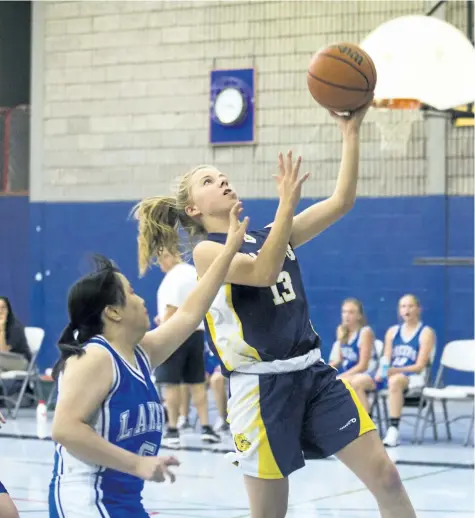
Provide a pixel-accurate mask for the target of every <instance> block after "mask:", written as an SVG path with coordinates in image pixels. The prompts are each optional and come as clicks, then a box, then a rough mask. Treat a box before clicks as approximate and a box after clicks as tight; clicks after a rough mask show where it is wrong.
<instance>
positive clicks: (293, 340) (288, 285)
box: [139, 104, 416, 518]
mask: <svg viewBox="0 0 475 518" xmlns="http://www.w3.org/2000/svg"><path fill="white" fill-rule="evenodd" d="M368 108H369V104H368V105H366V106H364V107H362V108H360V109H359V110H357V111H356V112H354V113H353V114H352V115H351V116H349V117H339V116H337V114H334V113H333V114H332V116H333V117H334V118H335V119H336V120H338V123H339V126H340V130H341V132H342V136H343V149H342V159H341V165H340V170H339V173H338V178H337V181H336V187H335V191H334V193H333V194H332V195H331V196H330V197H329V198H328V199H326V200H324V201H321V202H318V203H316V204H314V205H312V206H310V207H308V208H307V209H305V210H304V211H303V212H301V213H300V214H298V215H297V216H294V213H295V209H296V207H297V204H298V202H299V199H300V193H301V185H302V183H303V182H304V181H305V179H306V178H307V175H304V176H303V177H301V178H299V177H298V171H299V167H300V160H301V159H300V157H299V158H298V159H297V161H296V163H294V162H293V160H292V153H291V152H289V153H288V155H287V158H286V159H284V158H283V157H282V155H281V154H279V169H278V171H279V174H278V175H277V177H276V180H277V185H278V192H279V205H278V208H277V211H276V215H275V219H274V221H273V222H272V223H271V224H270V225H268V226H267V227H266V228H264V229H261V230H256V231H249V232H248V233H247V234H246V238H245V240H244V243H243V245H242V247H241V250H240V253H238V254H237V255H236V257H235V258H234V259H233V261H232V263H231V266H230V269H229V272H228V274H227V275H226V279H225V284H224V286H223V287H222V288H221V290H220V291H219V294H218V296H217V297H216V299H215V300H214V302H213V304H212V305H211V307H210V310H209V312H208V314H207V315H206V321H207V327H208V331H209V335H210V337H211V342H210V346H211V347H212V348H213V352H215V353H216V354H217V355H218V356H219V358H220V361H221V368H222V370H223V373H226V374H227V375H228V376H229V377H230V398H229V400H228V414H229V415H228V419H229V422H230V426H231V432H232V434H233V438H234V443H235V450H236V452H235V453H232V454H231V455H232V457H233V462H234V463H235V464H236V465H238V466H239V468H240V470H241V471H242V473H243V475H244V480H245V485H246V489H247V493H248V496H249V500H250V507H251V515H252V518H283V517H284V516H285V515H286V514H287V506H288V493H289V481H288V476H289V475H290V474H291V473H293V472H294V471H296V470H297V469H300V468H302V467H303V466H304V459H303V454H302V450H311V451H313V452H315V453H316V454H317V455H318V456H320V457H328V456H331V455H336V456H337V457H338V458H339V459H340V460H341V461H342V462H343V463H344V464H346V465H347V466H348V467H349V468H350V469H351V470H352V471H353V472H354V473H355V474H356V476H358V477H359V479H360V480H361V481H362V482H363V483H364V484H365V485H366V487H367V488H368V489H369V490H370V491H371V492H372V494H373V495H374V496H375V498H376V501H377V503H378V507H379V510H380V514H381V517H382V518H415V516H416V515H415V512H414V509H413V507H412V505H411V503H410V501H409V498H408V496H407V493H406V491H405V489H404V486H403V484H402V482H401V479H400V476H399V473H398V471H397V469H396V467H395V465H394V464H393V462H392V461H391V460H390V459H389V457H388V455H387V453H386V450H385V448H384V446H383V444H382V442H381V440H380V438H379V436H378V433H377V432H376V429H375V428H376V427H375V425H374V423H373V422H372V421H371V419H370V417H369V416H368V414H367V412H366V411H365V410H364V409H363V408H362V406H361V403H360V402H359V400H358V398H357V396H356V394H355V392H354V390H353V389H352V388H351V386H350V385H349V383H348V382H346V381H345V380H337V379H336V371H335V369H333V368H332V367H330V366H328V365H326V364H325V363H324V362H323V361H322V360H321V352H320V338H319V336H318V335H317V334H316V332H315V331H314V329H313V327H312V325H311V322H310V319H309V307H308V303H307V299H306V295H305V290H304V287H303V282H302V277H301V273H300V268H299V266H298V261H297V257H296V255H295V252H294V249H295V248H297V247H299V246H301V245H303V244H304V243H306V242H308V241H310V240H311V239H313V238H314V237H315V236H317V235H318V234H319V233H321V232H323V231H324V230H325V229H326V228H328V227H329V226H330V225H332V224H333V223H334V222H336V221H337V220H338V219H340V218H341V217H342V216H343V215H344V214H346V213H347V212H348V211H349V210H350V209H351V207H352V206H353V204H354V202H355V197H356V186H357V179H358V169H359V150H360V139H359V132H360V126H361V123H362V121H363V118H364V116H365V114H366V111H367V109H368ZM236 199H237V194H236V192H235V190H234V189H233V187H232V185H231V183H230V181H229V179H228V177H227V176H226V175H225V174H224V173H222V172H221V171H219V170H218V169H216V168H215V167H212V166H198V167H196V168H195V169H193V170H191V171H190V172H189V173H187V174H186V175H185V176H184V177H183V178H182V179H181V182H180V183H179V185H178V188H177V190H176V194H175V196H174V197H155V198H150V199H147V200H144V201H143V202H142V204H141V205H142V206H143V209H144V210H143V212H142V214H143V218H144V222H143V226H142V229H147V232H142V233H141V235H140V236H139V242H140V244H141V247H140V250H141V254H140V261H141V263H142V265H143V268H145V267H146V266H147V265H148V264H149V263H151V262H153V261H154V260H155V257H156V256H157V255H160V253H161V251H162V250H163V249H164V248H167V249H169V250H176V249H177V246H178V239H179V236H178V228H179V227H180V226H181V227H183V228H184V229H185V230H187V231H188V232H189V234H190V235H191V236H197V235H200V236H202V237H203V240H202V241H201V242H200V243H199V244H198V245H197V246H196V247H195V249H194V251H193V257H194V262H195V265H196V269H197V271H198V274H199V275H200V276H202V275H203V274H204V273H205V272H207V271H208V268H209V267H210V265H211V264H212V261H213V260H214V258H215V257H216V256H217V254H219V253H220V252H221V250H222V247H223V244H224V241H225V236H226V230H227V228H228V227H229V211H230V209H231V207H232V206H233V204H234V203H235V201H236ZM355 274H357V272H356V273H355ZM315 483H316V484H318V480H316V481H315Z"/></svg>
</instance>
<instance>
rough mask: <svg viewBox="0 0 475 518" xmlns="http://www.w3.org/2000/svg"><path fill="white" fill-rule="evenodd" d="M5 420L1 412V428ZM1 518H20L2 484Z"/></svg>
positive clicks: (0, 496)
mask: <svg viewBox="0 0 475 518" xmlns="http://www.w3.org/2000/svg"><path fill="white" fill-rule="evenodd" d="M5 422H6V421H5V418H4V417H3V415H2V413H1V412H0V428H1V427H2V425H3V424H5ZM0 518H20V515H19V514H18V511H17V508H16V507H15V504H14V503H13V500H12V499H11V498H10V495H9V494H8V491H7V490H6V489H5V486H4V485H3V484H2V483H1V482H0Z"/></svg>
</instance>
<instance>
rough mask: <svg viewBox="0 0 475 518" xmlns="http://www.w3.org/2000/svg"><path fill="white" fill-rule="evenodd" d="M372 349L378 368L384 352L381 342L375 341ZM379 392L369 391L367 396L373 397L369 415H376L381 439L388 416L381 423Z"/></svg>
mask: <svg viewBox="0 0 475 518" xmlns="http://www.w3.org/2000/svg"><path fill="white" fill-rule="evenodd" d="M374 348H375V350H376V357H377V359H378V367H379V364H380V362H381V359H382V357H383V352H384V343H383V341H382V340H378V339H376V340H375V341H374ZM379 392H380V391H378V390H370V391H369V392H368V394H369V395H372V396H373V397H372V401H371V406H370V409H369V415H370V416H371V418H373V416H374V414H376V421H377V425H378V431H379V435H380V436H381V437H382V436H383V432H384V428H383V423H386V424H387V422H388V416H387V414H386V415H385V418H384V421H383V419H382V416H381V407H380V404H379ZM383 411H386V407H384V406H383Z"/></svg>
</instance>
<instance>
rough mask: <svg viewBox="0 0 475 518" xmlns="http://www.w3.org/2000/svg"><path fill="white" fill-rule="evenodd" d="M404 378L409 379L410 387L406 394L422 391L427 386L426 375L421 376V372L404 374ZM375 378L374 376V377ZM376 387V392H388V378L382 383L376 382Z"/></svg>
mask: <svg viewBox="0 0 475 518" xmlns="http://www.w3.org/2000/svg"><path fill="white" fill-rule="evenodd" d="M403 374H404V376H406V377H407V378H409V385H408V386H407V389H406V390H405V391H404V392H405V393H407V392H409V391H411V390H414V391H416V390H422V388H423V387H425V385H426V377H425V374H421V373H420V372H414V373H409V372H408V373H403ZM372 377H373V378H374V376H372ZM374 384H375V385H376V390H386V389H387V388H388V378H385V379H383V380H382V381H378V382H376V381H375V382H374Z"/></svg>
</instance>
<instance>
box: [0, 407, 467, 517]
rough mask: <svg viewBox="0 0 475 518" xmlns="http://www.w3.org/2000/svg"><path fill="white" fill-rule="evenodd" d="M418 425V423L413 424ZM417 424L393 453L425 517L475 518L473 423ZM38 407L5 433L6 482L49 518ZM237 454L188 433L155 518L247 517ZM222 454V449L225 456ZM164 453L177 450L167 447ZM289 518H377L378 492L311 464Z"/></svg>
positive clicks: (1, 440) (148, 497)
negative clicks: (420, 431)
mask: <svg viewBox="0 0 475 518" xmlns="http://www.w3.org/2000/svg"><path fill="white" fill-rule="evenodd" d="M449 411H450V414H451V416H455V415H460V414H465V415H466V414H468V413H469V412H470V411H471V408H469V405H464V408H463V407H456V406H452V407H450V408H449ZM412 423H413V421H412ZM410 425H411V420H407V421H404V422H403V423H402V425H401V434H402V444H401V446H399V447H397V448H392V449H388V453H389V455H390V456H391V458H392V459H393V460H394V461H395V462H396V464H397V466H398V469H399V471H400V474H401V477H402V478H403V480H404V482H405V485H406V488H407V490H408V492H409V495H410V497H411V499H412V501H413V504H414V506H415V508H416V511H417V516H418V518H473V515H474V511H475V506H474V484H475V480H474V464H473V461H474V457H473V455H474V450H473V447H472V446H471V445H469V446H463V442H464V440H465V437H466V433H467V427H468V420H466V419H463V420H460V421H457V422H455V423H454V424H453V425H452V431H453V435H454V437H453V440H452V442H451V443H448V442H446V440H445V435H444V429H443V428H442V426H440V427H439V442H434V441H433V439H432V435H431V432H430V429H429V430H427V433H426V439H425V441H424V442H423V444H421V445H414V444H411V437H412V428H411V426H410ZM34 434H35V413H34V410H22V411H21V412H20V414H19V416H18V418H17V419H16V420H15V421H12V420H10V421H9V422H8V423H7V424H6V425H5V426H4V427H3V428H2V429H1V430H0V459H1V460H0V480H1V481H2V482H3V483H4V485H5V486H6V487H7V489H8V491H9V492H10V495H11V496H12V498H13V500H14V501H15V504H16V505H17V507H18V509H19V511H20V516H21V517H23V516H25V517H26V516H28V517H29V518H30V517H31V518H36V517H38V518H40V517H42V518H44V517H46V516H48V505H47V500H48V485H49V482H50V477H51V472H52V468H53V450H54V445H53V443H52V442H51V440H48V439H46V440H43V441H40V440H38V439H36V438H35V437H34ZM231 449H232V439H231V437H226V438H224V440H223V443H222V444H221V445H220V446H219V447H218V448H214V449H211V448H209V447H208V448H207V447H203V446H202V444H201V443H200V439H199V436H198V435H194V434H191V435H186V436H184V438H183V444H182V448H181V449H180V450H178V451H177V452H176V453H175V454H176V455H177V456H178V457H179V459H180V461H181V463H182V464H181V466H180V468H178V469H177V470H176V473H177V481H176V483H175V484H173V485H170V484H152V483H146V484H145V491H144V503H145V507H146V509H147V511H148V512H149V513H150V515H151V516H155V515H156V516H160V517H163V518H172V517H183V518H215V517H216V518H217V517H220V518H223V517H226V518H247V517H249V516H250V515H249V510H248V505H247V497H246V493H245V490H244V486H243V483H242V479H241V476H240V473H239V470H238V468H236V467H234V466H233V465H231V464H229V463H228V462H227V461H226V460H225V459H224V455H223V453H222V451H230V450H231ZM220 450H221V451H220ZM161 451H162V453H164V454H165V453H170V450H168V449H166V448H162V450H161ZM290 484H291V495H290V505H289V512H288V515H287V516H288V517H289V518H296V517H297V516H298V517H299V518H317V517H318V518H323V517H332V518H377V517H379V513H378V510H377V507H376V503H375V501H374V498H373V497H372V495H371V494H370V493H369V492H368V490H366V488H364V487H363V486H362V484H361V483H360V482H359V480H358V479H357V478H356V477H355V476H354V475H353V474H352V473H351V472H350V471H349V470H348V469H347V468H346V467H345V466H343V465H342V464H341V463H340V462H338V461H337V460H336V459H335V458H330V459H326V460H308V461H307V466H306V467H305V468H304V469H302V470H300V471H298V472H296V473H295V474H293V475H292V476H291V479H290Z"/></svg>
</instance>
